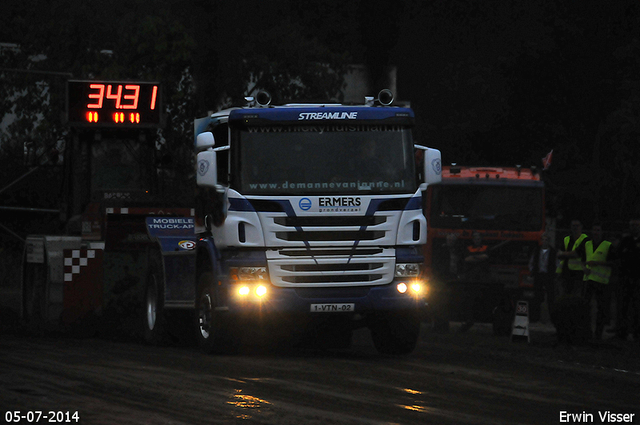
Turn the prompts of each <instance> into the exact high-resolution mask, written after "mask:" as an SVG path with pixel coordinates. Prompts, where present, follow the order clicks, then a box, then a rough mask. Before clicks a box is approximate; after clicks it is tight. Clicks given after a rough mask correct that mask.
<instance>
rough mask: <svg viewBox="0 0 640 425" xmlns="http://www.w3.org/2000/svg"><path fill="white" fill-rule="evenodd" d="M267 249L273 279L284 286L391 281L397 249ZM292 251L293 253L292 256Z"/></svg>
mask: <svg viewBox="0 0 640 425" xmlns="http://www.w3.org/2000/svg"><path fill="white" fill-rule="evenodd" d="M324 253H325V252H323V250H319V249H312V250H307V249H300V250H293V249H283V250H277V251H276V250H271V251H267V261H268V264H269V274H270V278H271V282H272V283H273V284H274V285H276V286H283V287H305V286H308V287H311V286H344V285H350V286H365V285H366V286H371V285H382V284H387V283H390V282H391V281H392V280H393V277H394V272H395V256H394V254H395V251H394V250H393V249H391V248H387V249H382V248H380V249H376V250H372V249H362V250H360V249H352V250H335V249H331V250H326V254H327V255H323V254H324ZM292 254H293V255H292Z"/></svg>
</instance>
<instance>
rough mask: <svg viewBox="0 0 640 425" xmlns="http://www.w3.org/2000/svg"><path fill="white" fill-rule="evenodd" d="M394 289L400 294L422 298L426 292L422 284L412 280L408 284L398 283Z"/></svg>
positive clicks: (425, 287)
mask: <svg viewBox="0 0 640 425" xmlns="http://www.w3.org/2000/svg"><path fill="white" fill-rule="evenodd" d="M396 289H397V291H398V292H400V293H401V294H406V293H408V294H410V295H413V296H424V295H426V292H427V286H426V285H425V284H424V282H421V281H418V280H414V281H409V282H400V283H398V284H396Z"/></svg>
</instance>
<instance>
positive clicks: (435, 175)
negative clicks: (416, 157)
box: [421, 148, 442, 190]
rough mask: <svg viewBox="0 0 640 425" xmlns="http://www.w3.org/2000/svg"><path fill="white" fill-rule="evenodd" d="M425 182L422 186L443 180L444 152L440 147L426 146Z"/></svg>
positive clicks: (424, 187) (423, 187)
mask: <svg viewBox="0 0 640 425" xmlns="http://www.w3.org/2000/svg"><path fill="white" fill-rule="evenodd" d="M423 176H424V184H423V185H421V188H422V189H423V190H424V189H426V186H428V185H430V184H434V183H440V182H441V181H442V154H441V153H440V151H439V150H438V149H431V148H426V149H425V151H424V170H423Z"/></svg>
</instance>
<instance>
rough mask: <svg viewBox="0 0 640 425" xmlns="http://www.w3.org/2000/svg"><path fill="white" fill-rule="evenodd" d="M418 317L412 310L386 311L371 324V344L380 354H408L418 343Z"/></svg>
mask: <svg viewBox="0 0 640 425" xmlns="http://www.w3.org/2000/svg"><path fill="white" fill-rule="evenodd" d="M419 335H420V317H419V316H418V314H416V313H413V312H394V313H387V314H384V315H382V316H381V317H379V318H378V319H377V320H376V322H375V323H374V324H373V325H372V326H371V338H372V339H373V345H374V346H375V347H376V350H378V352H379V353H380V354H393V355H402V354H409V353H411V352H412V351H413V350H414V349H415V348H416V344H417V343H418V337H419Z"/></svg>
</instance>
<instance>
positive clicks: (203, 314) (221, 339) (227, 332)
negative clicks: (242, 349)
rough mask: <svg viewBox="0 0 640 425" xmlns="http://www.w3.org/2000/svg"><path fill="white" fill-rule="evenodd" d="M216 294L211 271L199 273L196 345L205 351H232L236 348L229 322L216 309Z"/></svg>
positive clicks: (220, 352) (221, 352)
mask: <svg viewBox="0 0 640 425" xmlns="http://www.w3.org/2000/svg"><path fill="white" fill-rule="evenodd" d="M216 307H218V297H217V294H216V290H215V286H214V279H213V273H211V272H204V273H201V274H200V276H199V278H198V298H197V299H196V333H197V338H198V345H199V346H200V348H202V350H203V351H204V352H205V353H218V354H223V353H227V354H228V353H232V352H235V351H236V349H237V341H236V338H234V337H233V332H232V329H231V328H230V322H229V320H228V319H227V318H225V317H222V314H221V313H220V312H218V311H217V310H216Z"/></svg>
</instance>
